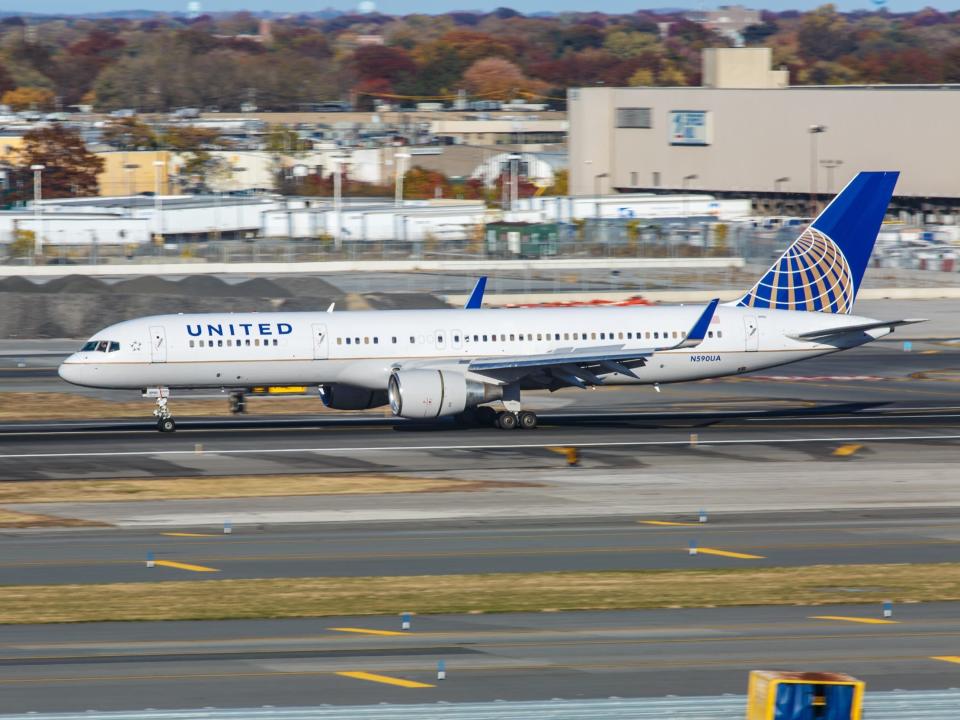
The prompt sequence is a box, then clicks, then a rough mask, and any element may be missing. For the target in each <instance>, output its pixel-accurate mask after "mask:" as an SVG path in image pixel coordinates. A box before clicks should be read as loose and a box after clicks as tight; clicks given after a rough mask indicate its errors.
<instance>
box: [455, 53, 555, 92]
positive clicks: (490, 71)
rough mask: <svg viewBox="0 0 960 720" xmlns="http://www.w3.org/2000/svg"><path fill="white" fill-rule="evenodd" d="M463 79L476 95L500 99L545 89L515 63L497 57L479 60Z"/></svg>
mask: <svg viewBox="0 0 960 720" xmlns="http://www.w3.org/2000/svg"><path fill="white" fill-rule="evenodd" d="M463 81H464V84H465V85H466V86H467V89H468V90H469V91H470V92H471V93H473V94H474V95H477V96H480V97H485V98H493V99H499V100H509V99H511V98H513V97H516V96H517V95H518V94H521V93H524V92H543V90H544V89H545V86H544V84H543V83H542V82H541V81H539V80H534V79H531V78H528V77H527V76H526V75H524V74H523V71H522V70H521V69H520V68H519V67H518V66H517V65H515V64H514V63H512V62H510V61H509V60H504V59H503V58H496V57H491V58H484V59H483V60H477V61H476V62H475V63H473V65H471V66H470V67H469V68H468V69H467V71H466V72H465V73H464V74H463Z"/></svg>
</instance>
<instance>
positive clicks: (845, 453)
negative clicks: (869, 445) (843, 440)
mask: <svg viewBox="0 0 960 720" xmlns="http://www.w3.org/2000/svg"><path fill="white" fill-rule="evenodd" d="M862 448H863V445H857V444H850V445H841V446H840V447H838V448H837V449H836V450H834V451H833V453H832V454H833V455H834V456H835V457H850V456H852V455H856V453H857V451H858V450H861V449H862Z"/></svg>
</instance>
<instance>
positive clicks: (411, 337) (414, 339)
mask: <svg viewBox="0 0 960 720" xmlns="http://www.w3.org/2000/svg"><path fill="white" fill-rule="evenodd" d="M416 341H417V339H416V338H415V337H414V336H413V335H411V336H410V344H411V345H413V344H414V343H415V342H416Z"/></svg>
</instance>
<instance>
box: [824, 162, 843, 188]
mask: <svg viewBox="0 0 960 720" xmlns="http://www.w3.org/2000/svg"><path fill="white" fill-rule="evenodd" d="M820 165H821V166H823V167H825V168H826V169H827V194H828V195H833V171H834V169H836V168H838V167H840V166H841V165H843V160H821V161H820Z"/></svg>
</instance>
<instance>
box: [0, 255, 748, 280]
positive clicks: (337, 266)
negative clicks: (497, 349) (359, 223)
mask: <svg viewBox="0 0 960 720" xmlns="http://www.w3.org/2000/svg"><path fill="white" fill-rule="evenodd" d="M744 264H745V263H744V261H743V258H549V259H543V260H484V259H477V260H332V261H329V262H307V263H157V264H152V263H143V264H136V265H22V266H21V265H2V266H0V277H11V276H19V277H62V276H64V275H93V276H110V277H120V276H139V275H157V276H161V275H325V274H332V273H345V272H351V273H364V272H367V273H391V272H442V271H448V272H467V273H471V274H474V275H483V274H486V273H489V272H492V271H494V270H509V271H513V272H517V271H520V272H537V271H543V270H568V271H570V270H606V269H609V270H623V269H641V270H654V269H656V270H660V269H668V268H677V269H682V270H725V269H727V268H742V267H744Z"/></svg>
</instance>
